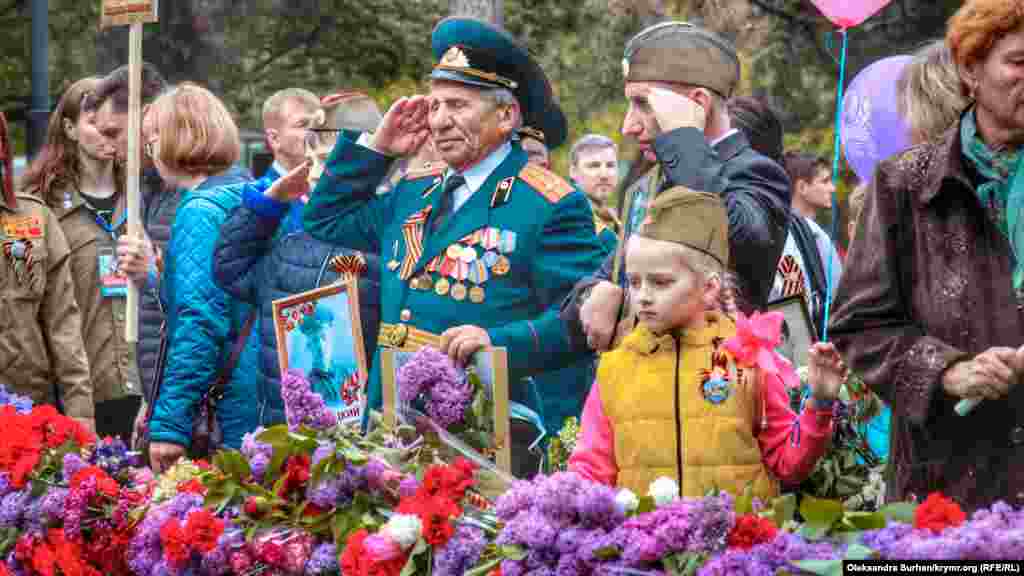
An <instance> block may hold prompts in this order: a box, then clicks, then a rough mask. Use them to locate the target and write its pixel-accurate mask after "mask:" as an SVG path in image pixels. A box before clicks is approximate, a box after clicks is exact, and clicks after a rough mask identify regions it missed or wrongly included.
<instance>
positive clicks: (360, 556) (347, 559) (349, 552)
mask: <svg viewBox="0 0 1024 576" xmlns="http://www.w3.org/2000/svg"><path fill="white" fill-rule="evenodd" d="M369 535H370V533H369V532H367V531H366V529H365V528H363V529H360V530H357V531H355V532H353V533H352V534H351V535H349V537H348V541H346V542H345V550H344V551H343V552H342V553H341V554H340V556H339V558H338V563H339V564H341V573H342V574H344V575H345V576H399V574H401V573H402V568H404V567H405V564H406V562H408V555H407V554H402V555H401V556H399V557H397V558H394V559H392V560H388V561H386V562H374V561H373V556H372V555H371V554H370V552H369V551H368V550H367V549H366V545H365V542H366V538H367V537H368V536H369Z"/></svg>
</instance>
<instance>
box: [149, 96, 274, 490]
mask: <svg viewBox="0 0 1024 576" xmlns="http://www.w3.org/2000/svg"><path fill="white" fill-rule="evenodd" d="M147 114H148V115H151V116H149V117H147V120H148V121H149V125H151V126H153V127H154V128H153V131H152V132H151V133H149V134H147V140H146V142H145V146H144V150H145V152H146V154H147V155H149V156H150V157H152V158H153V162H154V165H155V166H156V168H157V170H158V171H159V173H160V177H161V178H162V179H163V180H164V182H165V183H167V184H168V185H169V186H172V187H174V188H175V189H176V190H177V193H178V194H181V195H182V198H181V202H180V204H179V206H178V209H177V213H176V215H175V218H174V224H173V225H172V227H171V239H170V242H169V244H168V245H167V251H166V254H164V255H163V261H164V268H163V276H162V278H161V282H160V284H161V300H162V301H163V303H164V309H165V310H166V312H167V327H166V332H165V334H166V338H167V343H166V356H165V363H164V368H163V381H162V384H161V386H160V390H159V392H158V395H157V398H156V401H155V403H154V406H153V414H152V417H151V419H150V422H149V438H150V447H149V453H150V461H151V464H152V465H153V468H154V469H155V470H156V471H158V472H159V471H162V470H166V469H167V468H168V467H169V466H171V465H172V464H173V463H174V461H175V460H177V459H178V458H179V457H181V456H182V455H184V454H185V451H186V450H187V448H188V447H189V446H190V444H191V442H192V424H193V419H194V418H195V416H196V411H197V407H198V406H199V402H200V401H201V400H202V398H203V397H204V395H205V394H206V393H207V392H208V391H209V390H210V387H211V385H212V384H213V383H214V382H215V381H216V380H217V378H218V376H219V375H220V373H221V371H222V370H224V369H225V367H226V365H227V364H228V363H229V358H230V357H231V356H232V350H233V348H234V347H235V346H236V343H238V341H239V338H240V337H239V335H240V333H242V332H243V331H244V330H243V326H244V325H245V324H246V322H247V319H248V318H249V317H250V316H251V314H252V308H251V307H250V306H248V305H246V304H245V303H243V302H240V301H238V300H236V299H235V298H232V297H231V296H230V295H229V294H228V293H226V292H225V291H224V290H222V289H221V288H220V287H219V286H217V284H216V282H214V280H213V251H214V247H215V245H216V242H217V238H218V235H219V232H220V227H221V225H222V224H223V223H224V221H225V220H227V217H228V215H229V214H230V213H231V211H232V210H233V209H234V208H235V207H237V206H238V205H239V204H241V201H242V186H243V182H241V181H239V180H238V179H237V178H231V177H225V175H224V174H225V172H227V171H228V170H229V169H230V168H231V166H232V164H234V163H235V162H236V161H237V160H238V157H239V150H240V141H239V135H238V128H237V126H236V125H235V123H234V121H233V120H232V119H231V115H230V113H228V111H227V108H225V106H224V104H223V103H222V102H221V101H220V100H219V99H218V98H217V97H216V96H214V95H213V94H212V93H210V92H209V91H208V90H206V89H205V88H202V87H200V86H197V85H195V84H188V83H186V84H183V85H181V86H178V87H177V88H175V89H173V90H171V91H170V92H168V93H166V94H164V95H162V96H160V98H158V99H157V100H156V101H155V102H154V103H153V105H152V106H151V108H150V110H149V112H148V113H147ZM239 344H241V348H240V350H241V352H240V354H239V355H238V356H239V357H238V360H237V363H236V365H235V366H234V368H233V369H232V370H231V373H230V375H229V376H228V378H227V385H226V387H225V389H224V395H223V398H222V399H221V400H219V401H218V402H217V408H216V415H217V421H218V423H219V424H220V427H221V430H222V432H223V442H224V445H225V446H227V447H231V448H239V447H240V446H241V443H242V436H243V435H244V434H245V433H246V432H248V431H250V430H252V429H254V428H255V427H256V426H257V425H258V424H259V422H260V413H261V412H262V408H263V406H265V405H266V404H267V403H268V402H270V401H271V398H272V396H271V394H270V391H269V390H268V389H267V388H266V387H265V385H264V384H263V379H262V378H260V374H259V368H258V365H259V332H258V330H257V329H253V330H251V333H249V334H248V337H247V338H246V339H245V342H244V343H239ZM278 401H279V399H278Z"/></svg>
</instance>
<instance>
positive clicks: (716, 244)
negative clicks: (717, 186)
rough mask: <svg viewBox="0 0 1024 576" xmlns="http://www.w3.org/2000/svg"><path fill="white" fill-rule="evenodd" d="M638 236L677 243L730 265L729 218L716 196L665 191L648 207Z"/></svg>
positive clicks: (682, 190)
mask: <svg viewBox="0 0 1024 576" xmlns="http://www.w3.org/2000/svg"><path fill="white" fill-rule="evenodd" d="M637 234H639V235H640V236H643V237H644V238H650V239H652V240H663V241H666V242H675V243H676V244H682V245H683V246H687V247H689V248H693V249H694V250H697V251H699V252H703V253H705V254H707V255H708V256H711V257H712V258H714V259H715V260H717V261H718V263H719V264H720V265H721V266H722V267H723V268H724V267H726V266H728V264H729V216H728V215H727V214H726V212H725V205H724V204H723V203H722V199H721V198H719V197H718V195H716V194H711V193H708V192H695V191H693V190H690V189H689V188H685V187H683V186H674V187H672V188H669V189H668V190H665V191H664V192H661V193H660V194H658V196H657V197H656V198H655V199H654V201H653V202H651V205H650V206H649V207H648V208H647V217H646V218H645V219H644V221H643V223H642V224H640V229H639V230H638V231H637Z"/></svg>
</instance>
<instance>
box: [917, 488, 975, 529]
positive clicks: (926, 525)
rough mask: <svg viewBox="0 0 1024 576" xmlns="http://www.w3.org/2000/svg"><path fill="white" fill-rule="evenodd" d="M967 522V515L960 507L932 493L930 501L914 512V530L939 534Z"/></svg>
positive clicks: (938, 493) (926, 501) (936, 493)
mask: <svg viewBox="0 0 1024 576" xmlns="http://www.w3.org/2000/svg"><path fill="white" fill-rule="evenodd" d="M965 520H967V514H966V513H964V511H963V510H962V509H961V508H960V505H959V504H957V503H956V502H954V501H952V500H950V499H949V498H946V497H945V496H943V495H942V494H941V493H940V492H932V493H931V494H929V495H928V499H927V500H925V501H924V503H922V504H921V505H920V506H918V507H917V509H916V510H914V528H918V529H927V530H931V531H932V532H935V533H936V534H938V533H939V532H942V531H943V530H945V529H946V528H949V527H952V526H959V525H961V524H963V523H964V521H965Z"/></svg>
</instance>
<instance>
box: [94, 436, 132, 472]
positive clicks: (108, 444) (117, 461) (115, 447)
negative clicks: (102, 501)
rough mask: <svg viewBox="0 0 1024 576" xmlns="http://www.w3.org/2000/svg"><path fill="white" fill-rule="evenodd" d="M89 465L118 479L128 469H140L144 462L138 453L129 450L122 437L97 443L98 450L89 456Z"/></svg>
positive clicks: (108, 438) (105, 439)
mask: <svg viewBox="0 0 1024 576" xmlns="http://www.w3.org/2000/svg"><path fill="white" fill-rule="evenodd" d="M89 463H90V464H92V465H94V466H99V467H100V468H102V469H103V471H104V472H106V473H107V474H109V475H110V476H112V477H114V478H116V477H117V476H118V475H119V474H121V472H122V471H124V470H125V469H127V468H138V467H140V466H141V465H142V460H141V458H140V455H139V453H138V452H132V451H130V450H128V446H127V445H126V444H125V443H124V440H122V439H121V438H120V437H117V438H110V437H107V438H104V439H103V440H100V441H99V442H97V443H96V448H95V450H93V452H92V454H91V455H90V456H89Z"/></svg>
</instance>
